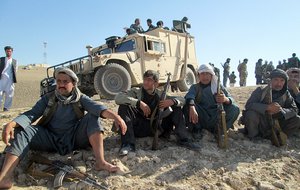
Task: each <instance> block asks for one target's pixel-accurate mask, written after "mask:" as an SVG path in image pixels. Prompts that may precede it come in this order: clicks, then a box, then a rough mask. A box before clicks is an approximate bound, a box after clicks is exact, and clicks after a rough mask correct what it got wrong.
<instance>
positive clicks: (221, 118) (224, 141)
mask: <svg viewBox="0 0 300 190" xmlns="http://www.w3.org/2000/svg"><path fill="white" fill-rule="evenodd" d="M217 94H218V95H220V94H221V84H220V77H218V90H217ZM217 118H218V120H217V141H218V146H219V147H220V148H224V149H225V148H227V147H228V134H227V126H226V113H225V111H224V107H223V103H218V117H217Z"/></svg>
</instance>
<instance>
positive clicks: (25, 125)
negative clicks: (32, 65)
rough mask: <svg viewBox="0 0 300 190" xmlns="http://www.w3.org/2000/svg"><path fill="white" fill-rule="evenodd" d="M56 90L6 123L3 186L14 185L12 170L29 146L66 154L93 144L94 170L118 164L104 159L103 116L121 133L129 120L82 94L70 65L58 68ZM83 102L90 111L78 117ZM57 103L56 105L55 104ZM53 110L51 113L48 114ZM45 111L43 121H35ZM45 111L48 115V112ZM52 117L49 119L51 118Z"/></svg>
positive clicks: (0, 181) (0, 183)
mask: <svg viewBox="0 0 300 190" xmlns="http://www.w3.org/2000/svg"><path fill="white" fill-rule="evenodd" d="M55 79H56V84H57V86H56V90H55V92H52V94H51V95H44V96H43V97H41V99H40V100H39V101H38V102H37V103H36V104H35V106H34V107H33V108H32V109H31V110H29V111H27V112H25V113H23V114H21V115H20V116H18V117H17V118H15V119H14V120H13V121H12V122H9V123H8V124H6V125H5V126H4V129H3V133H2V140H3V141H4V143H5V144H6V145H7V147H6V148H5V152H6V156H5V161H4V164H3V166H2V169H1V173H0V188H11V187H12V174H13V171H14V169H15V167H16V166H17V164H18V163H19V161H20V160H21V159H22V158H23V157H24V156H25V155H26V154H27V153H28V151H29V149H33V150H40V151H52V152H58V153H59V154H61V155H65V154H67V153H69V152H71V151H72V150H74V149H78V148H85V147H88V146H90V145H91V146H92V149H93V152H94V155H95V158H96V164H95V170H107V171H109V172H115V171H117V170H118V169H119V168H118V167H117V166H114V165H112V164H110V163H108V162H107V161H105V159H104V147H103V127H102V126H101V124H100V117H102V118H109V119H114V121H115V124H116V125H118V126H119V127H120V129H121V131H122V133H125V132H126V129H127V127H126V124H125V122H124V121H123V119H122V118H121V117H120V116H119V115H118V114H116V113H114V112H112V111H110V110H108V109H107V108H106V107H105V106H103V105H99V104H97V103H96V102H94V101H93V100H91V99H90V98H89V97H87V96H86V95H84V94H81V92H80V91H79V89H78V88H77V82H78V78H77V76H76V74H75V73H74V72H73V71H72V70H70V69H68V68H59V69H57V70H56V71H55ZM51 98H53V99H55V103H54V104H55V106H56V107H55V109H54V111H53V112H52V113H49V112H51V111H50V110H51V109H49V110H48V111H49V112H48V114H45V110H47V109H48V108H47V107H49V101H50V99H51ZM79 102H80V104H81V107H82V109H83V110H85V111H86V112H87V113H86V114H85V115H84V116H83V115H82V116H83V117H82V118H78V117H77V113H76V111H75V110H76V109H75V108H74V104H79ZM52 106H54V105H52ZM49 114H50V116H49ZM42 115H44V117H46V118H47V119H48V120H47V119H45V118H44V119H43V117H42V119H41V120H44V122H40V123H42V124H39V123H38V125H32V123H33V122H35V121H36V120H37V119H38V118H39V117H41V116H42ZM45 115H46V116H45ZM49 117H50V119H49Z"/></svg>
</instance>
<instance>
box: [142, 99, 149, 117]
mask: <svg viewBox="0 0 300 190" xmlns="http://www.w3.org/2000/svg"><path fill="white" fill-rule="evenodd" d="M140 108H141V110H142V111H143V113H144V116H145V117H148V116H149V115H150V114H151V109H150V107H149V106H148V105H147V104H145V102H143V101H140Z"/></svg>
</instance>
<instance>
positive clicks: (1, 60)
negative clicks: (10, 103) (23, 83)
mask: <svg viewBox="0 0 300 190" xmlns="http://www.w3.org/2000/svg"><path fill="white" fill-rule="evenodd" d="M4 67H5V57H0V80H1V77H2V76H1V75H2V71H3V70H4ZM12 67H13V70H12V71H13V82H14V83H17V60H15V59H12Z"/></svg>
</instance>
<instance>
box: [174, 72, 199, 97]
mask: <svg viewBox="0 0 300 190" xmlns="http://www.w3.org/2000/svg"><path fill="white" fill-rule="evenodd" d="M195 83H196V76H195V74H194V72H193V70H192V69H191V68H189V67H187V68H186V75H185V77H184V79H183V80H179V81H177V87H178V88H179V90H180V91H181V92H185V91H188V90H189V89H190V87H191V86H192V85H193V84H195Z"/></svg>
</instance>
